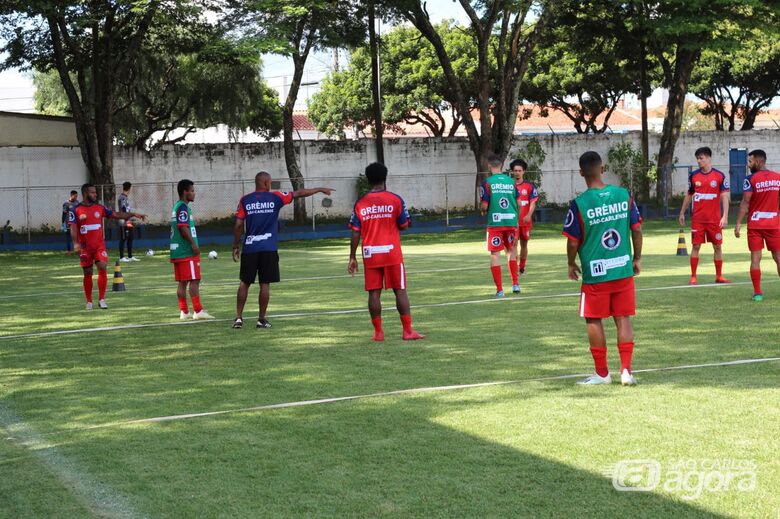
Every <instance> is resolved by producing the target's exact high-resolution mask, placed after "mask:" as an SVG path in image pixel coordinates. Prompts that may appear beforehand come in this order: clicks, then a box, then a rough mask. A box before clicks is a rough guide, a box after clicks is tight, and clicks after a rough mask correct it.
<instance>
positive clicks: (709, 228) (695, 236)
mask: <svg viewBox="0 0 780 519" xmlns="http://www.w3.org/2000/svg"><path fill="white" fill-rule="evenodd" d="M707 242H709V243H712V244H714V245H720V244H721V243H723V229H721V227H720V224H719V223H697V224H691V243H693V244H694V245H701V244H702V243H707Z"/></svg>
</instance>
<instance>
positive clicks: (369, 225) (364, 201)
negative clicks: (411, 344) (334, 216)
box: [347, 162, 425, 341]
mask: <svg viewBox="0 0 780 519" xmlns="http://www.w3.org/2000/svg"><path fill="white" fill-rule="evenodd" d="M365 173H366V179H367V180H368V183H369V184H370V185H371V191H369V192H368V193H367V194H366V196H364V197H363V198H361V199H360V200H358V201H357V202H356V203H355V209H354V211H353V212H352V217H351V218H350V219H349V227H350V228H351V229H352V239H351V241H350V248H349V263H348V264H347V272H349V273H350V274H352V275H353V276H354V275H355V272H357V271H358V263H357V257H356V254H357V248H358V246H359V245H360V244H361V241H362V256H363V276H364V278H365V289H366V291H367V292H368V312H369V313H370V314H371V324H373V325H374V336H373V338H372V340H374V341H383V340H385V332H384V330H383V329H382V302H381V300H380V297H381V296H382V288H383V287H384V288H386V289H387V288H392V289H393V292H394V293H395V307H396V308H397V309H398V313H399V314H400V315H401V325H402V326H403V334H402V335H401V337H402V338H403V340H405V341H411V340H417V339H424V338H425V336H424V335H421V334H419V333H417V331H415V330H414V328H412V311H411V307H410V306H409V296H408V295H407V293H406V271H405V270H404V257H403V253H402V252H401V232H400V231H401V230H402V229H406V228H407V227H409V225H410V224H411V218H410V217H409V212H408V211H407V210H406V205H405V204H404V201H403V200H402V199H401V197H400V196H398V195H396V194H395V193H391V192H390V191H387V184H386V182H387V168H386V167H385V166H384V165H382V164H379V163H376V162H374V163H373V164H369V165H368V166H367V167H366V172H365Z"/></svg>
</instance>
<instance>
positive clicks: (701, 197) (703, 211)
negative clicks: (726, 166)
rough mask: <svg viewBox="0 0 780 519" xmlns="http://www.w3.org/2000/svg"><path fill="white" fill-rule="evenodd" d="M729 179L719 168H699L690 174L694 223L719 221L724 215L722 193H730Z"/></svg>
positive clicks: (689, 186) (689, 190)
mask: <svg viewBox="0 0 780 519" xmlns="http://www.w3.org/2000/svg"><path fill="white" fill-rule="evenodd" d="M728 191H729V181H728V180H726V175H724V174H723V172H722V171H718V170H717V169H711V170H710V172H709V173H704V172H702V170H700V169H697V170H696V171H694V172H693V173H691V174H690V175H689V176H688V194H690V195H692V196H693V216H692V217H691V221H692V223H718V222H720V219H721V217H722V214H721V204H720V195H721V193H728Z"/></svg>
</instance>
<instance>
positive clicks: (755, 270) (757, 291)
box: [750, 248, 780, 301]
mask: <svg viewBox="0 0 780 519" xmlns="http://www.w3.org/2000/svg"><path fill="white" fill-rule="evenodd" d="M762 253H763V248H762V249H760V250H751V251H750V281H752V282H753V301H763V299H764V293H763V292H762V291H761V255H762ZM775 254H776V253H772V256H773V257H774V255H775ZM775 261H777V260H775ZM778 268H779V269H780V267H778ZM779 272H780V271H779Z"/></svg>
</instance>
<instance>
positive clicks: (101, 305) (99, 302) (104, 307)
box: [98, 299, 108, 310]
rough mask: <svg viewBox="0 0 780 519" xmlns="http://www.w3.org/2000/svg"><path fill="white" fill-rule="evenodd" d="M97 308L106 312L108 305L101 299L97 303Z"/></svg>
mask: <svg viewBox="0 0 780 519" xmlns="http://www.w3.org/2000/svg"><path fill="white" fill-rule="evenodd" d="M98 306H99V307H100V309H101V310H108V303H106V300H105V299H101V300H100V301H98Z"/></svg>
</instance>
